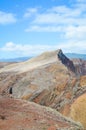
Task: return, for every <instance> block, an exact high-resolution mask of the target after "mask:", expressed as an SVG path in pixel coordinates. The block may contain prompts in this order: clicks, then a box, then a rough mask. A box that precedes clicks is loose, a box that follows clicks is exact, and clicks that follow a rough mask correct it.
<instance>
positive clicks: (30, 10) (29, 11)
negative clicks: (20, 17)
mask: <svg viewBox="0 0 86 130" xmlns="http://www.w3.org/2000/svg"><path fill="white" fill-rule="evenodd" d="M37 12H38V8H28V9H27V10H26V12H25V14H24V17H25V18H29V17H31V16H32V15H36V13H37Z"/></svg>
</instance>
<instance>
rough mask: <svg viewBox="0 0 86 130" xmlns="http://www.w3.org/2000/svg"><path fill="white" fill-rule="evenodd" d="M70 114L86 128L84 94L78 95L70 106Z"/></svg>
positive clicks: (85, 100)
mask: <svg viewBox="0 0 86 130" xmlns="http://www.w3.org/2000/svg"><path fill="white" fill-rule="evenodd" d="M70 116H71V117H72V119H74V120H75V121H79V122H81V123H82V124H83V126H84V127H85V128H86V94H84V95H82V96H80V97H79V98H78V99H77V100H76V101H75V102H74V103H73V105H72V106H71V113H70Z"/></svg>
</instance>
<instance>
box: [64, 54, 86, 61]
mask: <svg viewBox="0 0 86 130" xmlns="http://www.w3.org/2000/svg"><path fill="white" fill-rule="evenodd" d="M65 55H66V56H67V57H68V58H80V59H83V60H86V54H77V53H65Z"/></svg>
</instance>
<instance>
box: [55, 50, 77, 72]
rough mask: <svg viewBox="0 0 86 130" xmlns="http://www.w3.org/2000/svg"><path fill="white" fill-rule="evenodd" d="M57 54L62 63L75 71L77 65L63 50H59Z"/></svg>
mask: <svg viewBox="0 0 86 130" xmlns="http://www.w3.org/2000/svg"><path fill="white" fill-rule="evenodd" d="M57 56H58V58H59V60H60V61H61V62H62V64H64V65H65V66H66V67H67V68H68V70H70V71H72V72H74V73H75V66H74V64H73V62H72V61H71V60H70V59H68V58H67V57H66V56H65V55H64V54H63V52H62V50H59V51H58V53H57Z"/></svg>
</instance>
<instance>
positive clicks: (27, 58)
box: [0, 57, 31, 62]
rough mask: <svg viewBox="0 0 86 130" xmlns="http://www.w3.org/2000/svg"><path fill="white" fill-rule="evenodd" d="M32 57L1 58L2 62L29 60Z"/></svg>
mask: <svg viewBox="0 0 86 130" xmlns="http://www.w3.org/2000/svg"><path fill="white" fill-rule="evenodd" d="M30 58H31V57H18V58H13V59H0V62H22V61H26V60H29V59H30Z"/></svg>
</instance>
